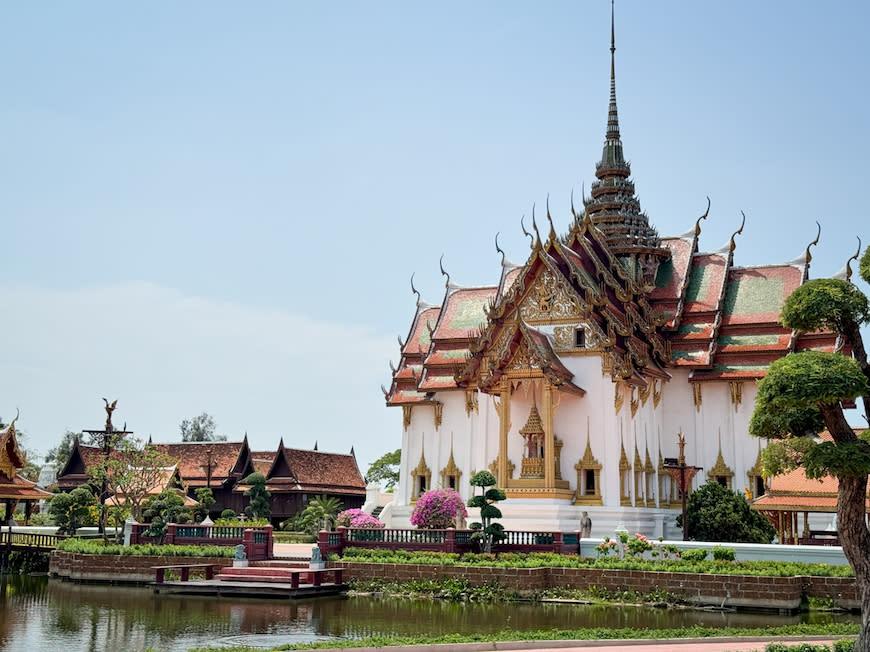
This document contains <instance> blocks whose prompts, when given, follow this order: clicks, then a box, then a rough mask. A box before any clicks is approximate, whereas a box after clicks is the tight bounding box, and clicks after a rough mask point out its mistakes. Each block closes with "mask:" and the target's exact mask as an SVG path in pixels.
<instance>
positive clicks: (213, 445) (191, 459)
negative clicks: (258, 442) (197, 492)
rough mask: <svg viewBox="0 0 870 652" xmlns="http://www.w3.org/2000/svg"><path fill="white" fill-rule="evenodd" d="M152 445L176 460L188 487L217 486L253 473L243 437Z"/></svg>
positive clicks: (249, 454) (245, 440) (246, 441)
mask: <svg viewBox="0 0 870 652" xmlns="http://www.w3.org/2000/svg"><path fill="white" fill-rule="evenodd" d="M155 446H156V448H157V449H158V450H159V451H160V452H162V453H165V454H166V455H168V456H169V457H171V458H173V459H176V460H178V470H179V473H180V474H181V477H182V478H183V479H184V481H185V482H186V483H187V484H188V485H189V486H191V487H205V486H206V485H213V486H220V485H221V484H223V483H225V482H228V481H238V480H240V479H241V478H243V477H245V476H246V475H247V474H248V473H250V472H253V466H252V465H251V461H250V460H251V451H250V449H249V448H248V440H247V438H245V439H244V440H243V441H240V442H223V441H204V442H185V443H178V444H174V443H169V444H155ZM209 467H211V473H210V474H209Z"/></svg>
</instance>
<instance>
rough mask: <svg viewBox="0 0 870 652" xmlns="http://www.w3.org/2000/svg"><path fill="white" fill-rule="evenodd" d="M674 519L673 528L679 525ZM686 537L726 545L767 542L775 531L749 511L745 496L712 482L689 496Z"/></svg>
mask: <svg viewBox="0 0 870 652" xmlns="http://www.w3.org/2000/svg"><path fill="white" fill-rule="evenodd" d="M682 521H683V515H682V514H680V515H679V516H677V527H682V526H683V522H682ZM686 521H687V522H688V525H689V527H688V531H689V538H691V539H694V540H696V541H724V542H728V543H770V542H771V541H773V538H774V537H775V536H776V530H775V529H774V527H773V526H772V525H771V524H770V522H769V521H768V520H767V519H766V518H764V516H762V515H761V514H759V513H758V512H756V511H753V510H752V509H750V508H749V502H748V501H747V500H746V496H744V495H743V494H741V493H737V492H736V491H731V490H730V489H728V488H727V487H723V486H722V485H721V484H719V483H718V482H715V481H713V480H710V481H708V482H707V483H706V484H704V485H702V486H701V487H699V488H698V489H696V490H695V491H693V492H692V493H691V495H690V496H689V502H688V505H687V506H686Z"/></svg>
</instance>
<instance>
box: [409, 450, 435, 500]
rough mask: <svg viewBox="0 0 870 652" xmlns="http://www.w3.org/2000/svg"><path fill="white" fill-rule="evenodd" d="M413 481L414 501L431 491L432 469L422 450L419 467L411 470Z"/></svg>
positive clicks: (412, 497) (412, 498) (412, 496)
mask: <svg viewBox="0 0 870 652" xmlns="http://www.w3.org/2000/svg"><path fill="white" fill-rule="evenodd" d="M411 481H412V482H411V502H412V503H413V502H416V501H417V499H418V498H419V497H420V496H422V495H423V494H424V493H426V492H427V491H429V485H430V484H431V481H432V471H430V470H429V467H428V466H427V465H426V458H425V456H424V455H423V452H422V451H421V452H420V461H419V462H417V468H415V469H414V470H412V471H411Z"/></svg>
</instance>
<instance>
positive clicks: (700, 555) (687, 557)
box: [680, 548, 707, 562]
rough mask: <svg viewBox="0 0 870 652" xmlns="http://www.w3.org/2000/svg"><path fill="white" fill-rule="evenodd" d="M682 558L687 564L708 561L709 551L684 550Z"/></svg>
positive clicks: (699, 549)
mask: <svg viewBox="0 0 870 652" xmlns="http://www.w3.org/2000/svg"><path fill="white" fill-rule="evenodd" d="M680 558H681V559H682V560H683V561H685V562H694V561H704V560H705V559H707V551H706V550H705V549H704V548H692V549H691V550H683V552H682V554H681V555H680Z"/></svg>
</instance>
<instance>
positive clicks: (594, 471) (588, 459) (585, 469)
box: [574, 434, 602, 505]
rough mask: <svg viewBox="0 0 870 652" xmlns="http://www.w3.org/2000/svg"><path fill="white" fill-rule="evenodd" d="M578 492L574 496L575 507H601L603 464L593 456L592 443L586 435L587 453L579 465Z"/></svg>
mask: <svg viewBox="0 0 870 652" xmlns="http://www.w3.org/2000/svg"><path fill="white" fill-rule="evenodd" d="M574 469H575V470H576V471H577V491H576V493H575V494H574V504H575V505H601V504H602V501H601V464H599V463H598V460H597V459H595V456H594V455H592V443H591V440H590V438H589V435H588V434H587V435H586V451H585V452H584V453H583V457H582V458H581V459H580V461H579V462H577V464H575V465H574Z"/></svg>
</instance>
